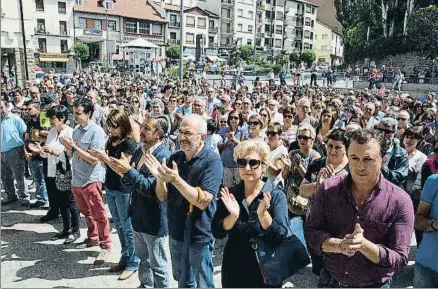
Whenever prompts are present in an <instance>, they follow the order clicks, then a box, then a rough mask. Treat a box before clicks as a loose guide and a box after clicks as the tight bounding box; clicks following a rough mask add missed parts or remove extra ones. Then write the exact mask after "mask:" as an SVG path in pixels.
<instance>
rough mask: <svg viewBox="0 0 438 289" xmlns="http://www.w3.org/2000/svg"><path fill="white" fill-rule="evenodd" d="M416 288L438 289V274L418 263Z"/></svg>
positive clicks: (415, 272)
mask: <svg viewBox="0 0 438 289" xmlns="http://www.w3.org/2000/svg"><path fill="white" fill-rule="evenodd" d="M414 288H438V272H437V271H435V270H433V269H430V268H428V267H426V266H423V265H421V264H419V263H418V262H416V263H415V265H414Z"/></svg>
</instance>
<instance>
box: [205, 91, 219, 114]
mask: <svg viewBox="0 0 438 289" xmlns="http://www.w3.org/2000/svg"><path fill="white" fill-rule="evenodd" d="M206 94H207V95H206V96H207V113H208V114H209V115H210V116H211V114H212V113H213V109H214V105H215V104H217V103H220V100H219V99H217V98H216V90H215V88H214V87H213V86H209V87H208V88H207V93H206Z"/></svg>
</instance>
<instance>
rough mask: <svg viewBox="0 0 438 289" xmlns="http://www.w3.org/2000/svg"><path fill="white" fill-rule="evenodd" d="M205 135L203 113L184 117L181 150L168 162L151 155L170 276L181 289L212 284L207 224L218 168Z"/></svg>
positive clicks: (213, 203)
mask: <svg viewBox="0 0 438 289" xmlns="http://www.w3.org/2000/svg"><path fill="white" fill-rule="evenodd" d="M206 135H207V123H206V121H205V120H204V119H203V118H202V116H200V115H196V114H192V115H189V116H186V117H184V119H183V121H182V123H181V127H180V129H179V143H180V145H181V150H180V151H177V152H175V153H174V154H172V156H171V157H170V159H169V161H168V162H167V164H164V162H163V163H162V164H160V163H159V162H158V161H157V160H156V159H154V160H153V164H151V167H152V165H153V166H154V167H155V168H156V170H154V171H153V172H151V173H152V174H154V175H155V177H156V178H157V183H156V192H157V196H158V198H159V199H160V200H162V201H164V200H167V206H168V210H167V212H168V213H167V216H168V219H169V237H170V238H169V247H170V255H171V258H172V266H173V268H172V269H173V277H174V278H175V280H178V286H179V287H180V288H193V287H195V286H196V287H198V288H213V287H214V282H213V256H212V255H213V249H214V238H213V234H212V231H211V223H212V219H213V215H214V213H215V212H216V197H217V193H218V191H219V186H220V184H221V182H222V175H223V167H222V162H221V159H220V157H219V155H217V154H216V153H215V152H214V151H213V150H212V149H210V148H208V147H206V146H205V145H204V141H205V138H206Z"/></svg>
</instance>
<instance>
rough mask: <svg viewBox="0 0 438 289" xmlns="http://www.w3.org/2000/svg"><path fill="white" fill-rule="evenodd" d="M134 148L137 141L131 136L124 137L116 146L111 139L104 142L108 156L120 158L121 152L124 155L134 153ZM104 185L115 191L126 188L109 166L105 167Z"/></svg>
mask: <svg viewBox="0 0 438 289" xmlns="http://www.w3.org/2000/svg"><path fill="white" fill-rule="evenodd" d="M136 148H137V143H136V142H135V140H134V139H133V138H126V139H125V140H123V141H122V142H121V143H119V144H118V145H116V146H113V144H112V140H111V139H109V140H108V142H107V144H106V150H107V151H108V156H110V157H113V158H116V159H120V157H121V156H122V153H124V154H125V155H128V154H129V155H132V154H134V151H135V149H136ZM105 187H106V188H108V189H110V190H116V191H125V190H127V188H128V187H127V186H126V185H125V184H123V183H122V178H121V177H120V176H119V175H118V174H117V173H116V172H114V171H113V170H112V169H111V168H109V167H108V168H107V169H106V177H105Z"/></svg>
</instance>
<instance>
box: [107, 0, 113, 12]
mask: <svg viewBox="0 0 438 289" xmlns="http://www.w3.org/2000/svg"><path fill="white" fill-rule="evenodd" d="M113 4H114V2H113V1H105V10H111V9H113Z"/></svg>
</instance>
